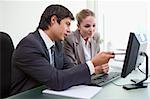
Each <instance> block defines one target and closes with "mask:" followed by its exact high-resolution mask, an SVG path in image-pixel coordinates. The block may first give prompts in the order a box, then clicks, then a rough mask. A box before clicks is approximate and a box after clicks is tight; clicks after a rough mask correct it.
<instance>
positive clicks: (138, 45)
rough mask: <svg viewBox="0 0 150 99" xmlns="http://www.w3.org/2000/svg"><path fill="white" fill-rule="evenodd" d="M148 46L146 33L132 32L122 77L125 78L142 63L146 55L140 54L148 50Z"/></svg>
mask: <svg viewBox="0 0 150 99" xmlns="http://www.w3.org/2000/svg"><path fill="white" fill-rule="evenodd" d="M146 47H147V39H146V35H144V34H135V33H132V32H131V33H130V35H129V40H128V44H127V50H126V55H125V59H124V64H123V68H122V73H121V77H123V78H125V77H126V76H127V75H128V74H129V73H131V72H132V70H134V69H135V68H136V67H137V66H139V65H141V64H142V62H143V60H144V57H143V56H142V55H140V54H141V52H145V51H146Z"/></svg>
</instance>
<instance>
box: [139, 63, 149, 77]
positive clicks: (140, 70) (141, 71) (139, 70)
mask: <svg viewBox="0 0 150 99" xmlns="http://www.w3.org/2000/svg"><path fill="white" fill-rule="evenodd" d="M139 67H140V65H139V66H137V68H138V70H139V71H140V72H141V73H143V74H146V73H145V72H144V71H142V70H141V69H140V68H139ZM148 76H150V75H148Z"/></svg>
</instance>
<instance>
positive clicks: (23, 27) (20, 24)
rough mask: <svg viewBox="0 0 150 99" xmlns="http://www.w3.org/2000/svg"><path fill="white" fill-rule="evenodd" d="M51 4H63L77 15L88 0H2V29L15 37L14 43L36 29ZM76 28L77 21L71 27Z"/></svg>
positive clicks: (0, 15)
mask: <svg viewBox="0 0 150 99" xmlns="http://www.w3.org/2000/svg"><path fill="white" fill-rule="evenodd" d="M50 4H62V5H64V6H66V7H67V8H69V10H70V11H71V12H72V13H73V14H74V16H75V15H76V13H77V12H78V11H80V10H81V9H83V8H86V5H87V3H86V0H82V1H81V0H72V1H71V0H69V1H68V0H67V2H66V0H44V1H43V0H32V1H30V0H1V1H0V31H4V32H7V33H8V34H10V36H11V37H12V39H13V42H14V45H15V46H16V45H17V44H18V42H19V41H20V40H21V39H22V38H23V37H24V36H26V35H27V34H28V33H29V32H33V31H35V29H36V27H37V26H38V23H39V20H40V16H41V14H42V12H43V11H44V9H45V8H46V7H47V6H48V5H50ZM75 28H76V21H74V22H73V24H72V25H71V29H72V30H74V29H75Z"/></svg>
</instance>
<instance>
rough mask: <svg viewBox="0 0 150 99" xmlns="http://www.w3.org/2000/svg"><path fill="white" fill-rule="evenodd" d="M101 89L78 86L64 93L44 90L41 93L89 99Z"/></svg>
mask: <svg viewBox="0 0 150 99" xmlns="http://www.w3.org/2000/svg"><path fill="white" fill-rule="evenodd" d="M101 89H102V87H96V86H87V85H79V86H73V87H71V88H69V89H67V90H64V91H53V90H49V89H45V90H43V91H42V93H46V94H54V95H61V96H68V97H73V98H80V99H91V98H92V97H93V96H95V95H96V94H97V93H98V92H99V91H100V90H101Z"/></svg>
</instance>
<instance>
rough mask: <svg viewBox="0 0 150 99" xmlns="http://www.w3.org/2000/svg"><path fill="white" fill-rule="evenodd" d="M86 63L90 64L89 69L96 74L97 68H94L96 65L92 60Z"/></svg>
mask: <svg viewBox="0 0 150 99" xmlns="http://www.w3.org/2000/svg"><path fill="white" fill-rule="evenodd" d="M86 64H87V65H88V67H89V70H90V74H91V75H92V74H94V73H95V68H94V65H93V63H92V62H91V61H87V62H86Z"/></svg>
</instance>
